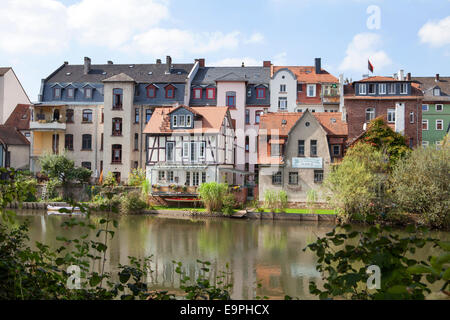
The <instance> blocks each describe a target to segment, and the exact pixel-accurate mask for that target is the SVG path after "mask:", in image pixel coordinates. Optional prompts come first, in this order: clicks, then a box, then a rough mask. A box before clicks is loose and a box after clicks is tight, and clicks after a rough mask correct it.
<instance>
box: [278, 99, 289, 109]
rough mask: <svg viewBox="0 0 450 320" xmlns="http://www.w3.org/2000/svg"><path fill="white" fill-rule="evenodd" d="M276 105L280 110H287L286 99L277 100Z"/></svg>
mask: <svg viewBox="0 0 450 320" xmlns="http://www.w3.org/2000/svg"><path fill="white" fill-rule="evenodd" d="M281 102H284V107H283V106H282V103H281ZM278 105H279V109H280V110H287V98H286V97H279V98H278Z"/></svg>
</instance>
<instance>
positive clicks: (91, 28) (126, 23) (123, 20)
mask: <svg viewBox="0 0 450 320" xmlns="http://www.w3.org/2000/svg"><path fill="white" fill-rule="evenodd" d="M67 10H68V16H69V19H68V25H69V27H70V28H71V29H73V30H74V31H75V34H76V36H77V38H78V39H79V40H80V41H81V43H83V44H94V45H104V46H108V47H112V48H115V47H119V46H120V45H122V44H124V43H125V42H127V41H128V39H129V38H130V37H131V36H132V35H133V34H135V33H136V32H141V31H144V30H147V29H148V28H150V27H153V26H156V25H158V23H160V22H161V21H162V20H163V19H167V18H168V17H169V10H168V7H167V3H166V2H162V1H158V0H127V1H123V0H82V1H80V2H79V3H76V4H74V5H72V6H70V7H68V9H67Z"/></svg>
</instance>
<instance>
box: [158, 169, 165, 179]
mask: <svg viewBox="0 0 450 320" xmlns="http://www.w3.org/2000/svg"><path fill="white" fill-rule="evenodd" d="M165 174H166V172H165V171H158V181H163V180H164V178H165Z"/></svg>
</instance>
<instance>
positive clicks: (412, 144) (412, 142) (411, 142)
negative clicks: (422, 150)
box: [409, 138, 414, 149]
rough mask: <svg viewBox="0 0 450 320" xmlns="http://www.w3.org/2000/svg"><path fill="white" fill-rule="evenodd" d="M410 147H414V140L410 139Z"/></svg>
mask: <svg viewBox="0 0 450 320" xmlns="http://www.w3.org/2000/svg"><path fill="white" fill-rule="evenodd" d="M409 147H410V148H411V149H412V148H413V147H414V138H409Z"/></svg>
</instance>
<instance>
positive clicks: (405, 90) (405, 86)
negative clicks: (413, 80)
mask: <svg viewBox="0 0 450 320" xmlns="http://www.w3.org/2000/svg"><path fill="white" fill-rule="evenodd" d="M407 93H408V84H407V83H401V84H400V94H407Z"/></svg>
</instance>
